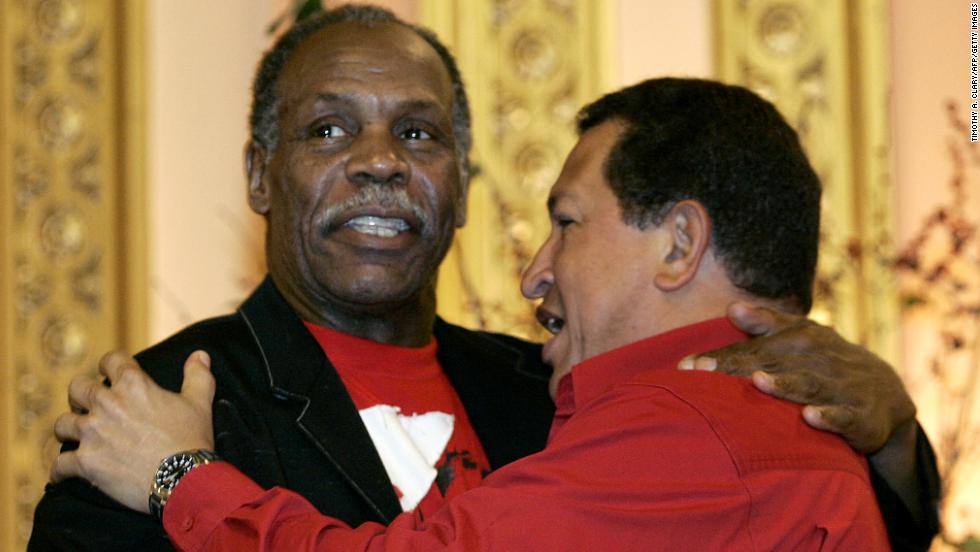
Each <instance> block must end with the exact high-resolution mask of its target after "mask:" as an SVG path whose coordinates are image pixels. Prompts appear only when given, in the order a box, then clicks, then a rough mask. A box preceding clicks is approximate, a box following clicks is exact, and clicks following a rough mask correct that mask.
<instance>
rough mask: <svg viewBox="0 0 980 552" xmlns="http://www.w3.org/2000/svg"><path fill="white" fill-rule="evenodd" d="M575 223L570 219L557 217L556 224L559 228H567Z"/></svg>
mask: <svg viewBox="0 0 980 552" xmlns="http://www.w3.org/2000/svg"><path fill="white" fill-rule="evenodd" d="M573 222H575V221H574V220H572V219H570V218H568V217H555V224H556V225H558V227H559V228H565V227H566V226H568V225H570V224H572V223H573Z"/></svg>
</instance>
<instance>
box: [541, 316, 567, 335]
mask: <svg viewBox="0 0 980 552" xmlns="http://www.w3.org/2000/svg"><path fill="white" fill-rule="evenodd" d="M563 327H565V321H564V320H562V319H561V318H557V317H554V316H552V317H549V318H548V319H547V320H545V321H544V328H545V329H546V330H548V331H549V332H551V333H553V334H557V333H558V332H560V331H561V329H562V328H563Z"/></svg>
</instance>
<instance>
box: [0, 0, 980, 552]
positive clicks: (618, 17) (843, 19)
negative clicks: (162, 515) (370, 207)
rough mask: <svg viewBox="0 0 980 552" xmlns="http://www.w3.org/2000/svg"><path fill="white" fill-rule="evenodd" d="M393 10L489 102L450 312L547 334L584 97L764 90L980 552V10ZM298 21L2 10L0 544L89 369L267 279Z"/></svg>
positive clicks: (913, 3) (155, 2) (686, 1)
mask: <svg viewBox="0 0 980 552" xmlns="http://www.w3.org/2000/svg"><path fill="white" fill-rule="evenodd" d="M380 3H382V4H384V5H387V6H388V7H390V8H392V9H393V10H394V11H396V12H397V13H398V14H399V15H400V16H402V17H404V18H406V19H408V20H411V21H415V22H420V23H422V24H425V25H428V26H430V27H432V28H433V29H435V30H436V31H437V33H438V34H439V35H440V36H441V37H442V38H443V39H444V40H445V41H446V42H447V43H449V44H450V45H451V46H452V48H453V50H454V52H455V53H456V55H457V56H458V58H459V60H460V64H461V67H462V70H463V74H464V77H465V78H466V80H467V83H468V86H469V91H470V94H471V96H472V101H473V108H474V114H475V120H474V131H475V135H476V147H475V154H474V157H475V161H476V163H477V164H478V166H479V167H480V170H481V173H480V176H479V177H478V178H477V179H476V181H475V182H474V188H473V192H472V197H471V203H470V221H469V223H468V226H467V228H466V229H465V230H464V231H462V232H460V234H459V236H458V237H457V241H458V242H459V243H458V244H457V245H458V247H456V248H455V249H454V250H453V251H452V252H451V253H450V255H449V257H448V259H447V261H446V263H445V265H444V268H443V273H442V275H441V276H440V289H439V294H440V296H439V302H440V312H441V313H442V314H443V316H445V317H447V318H449V319H451V320H454V321H457V322H460V323H463V324H465V325H469V326H472V327H478V326H482V327H487V328H491V329H495V330H504V331H511V332H516V333H519V334H522V335H526V336H530V337H535V336H539V335H540V334H539V333H538V331H537V330H536V329H535V324H534V322H533V319H532V318H531V317H530V312H531V309H530V307H529V306H528V305H526V304H525V303H524V302H523V300H521V299H520V296H519V293H518V292H517V287H516V281H517V278H518V275H519V272H520V269H521V268H522V266H523V265H524V264H525V263H526V262H527V260H528V258H529V255H530V254H531V253H533V251H534V248H535V247H536V246H537V244H538V243H540V241H541V240H542V239H543V238H544V233H545V231H546V221H545V217H544V209H543V200H544V197H545V196H546V193H547V188H548V186H550V184H551V182H552V180H553V179H554V177H555V175H556V174H557V171H558V169H559V168H560V163H561V160H562V158H563V156H564V155H565V153H566V152H567V150H568V149H569V148H570V147H571V144H572V143H573V142H574V134H573V132H572V128H571V125H570V121H571V119H572V117H573V115H574V112H575V109H577V107H579V106H580V105H581V104H582V103H584V102H585V101H588V100H589V99H592V98H595V97H596V96H597V95H599V94H601V93H603V92H605V91H609V90H612V89H615V88H617V87H620V86H623V85H626V84H631V83H634V82H636V81H638V80H641V79H643V78H648V77H653V76H659V75H688V76H700V77H708V78H721V79H723V80H726V81H729V82H737V83H743V84H746V85H749V86H752V87H753V88H755V89H756V90H759V91H760V92H761V93H763V94H765V95H767V96H768V97H769V98H770V99H772V100H773V101H774V102H776V103H777V105H778V106H779V107H780V108H781V110H782V111H783V112H784V114H785V115H786V116H787V118H788V119H789V120H790V121H791V122H793V123H794V124H795V125H796V126H797V128H798V130H799V131H800V133H801V136H802V137H803V139H804V142H805V144H806V147H807V148H808V150H809V153H810V155H811V158H812V159H813V161H814V164H815V166H816V167H817V169H818V171H819V172H820V173H821V176H822V177H823V179H824V182H825V186H826V188H827V191H826V193H825V201H824V202H825V224H824V243H823V246H822V247H823V249H822V257H821V275H820V280H819V282H818V298H819V299H818V304H817V307H816V308H815V310H814V316H815V317H817V318H818V319H819V320H821V321H823V322H826V323H832V324H833V325H834V326H835V327H837V328H839V329H840V331H841V332H842V333H844V334H845V335H847V336H848V337H849V338H850V339H852V340H854V341H858V342H861V343H864V344H866V345H867V346H869V347H871V348H872V349H873V350H875V351H876V352H877V353H878V354H880V355H882V356H883V357H884V358H886V359H888V360H889V361H891V362H892V363H893V364H894V365H895V366H896V367H897V368H898V369H899V371H900V372H901V373H902V375H903V377H904V378H905V380H906V382H907V384H908V386H909V388H910V390H911V391H912V393H913V395H914V396H915V398H916V401H917V404H918V405H919V409H920V413H919V418H920V420H921V421H922V423H923V425H924V426H925V428H926V431H927V433H928V434H929V435H930V437H931V439H932V441H933V444H934V446H935V448H936V450H937V453H938V454H939V456H940V461H941V463H942V469H943V471H944V474H945V483H946V484H947V485H948V486H949V488H948V489H947V498H946V501H945V503H944V510H943V519H944V521H945V523H946V529H945V534H944V537H945V539H946V540H947V541H949V542H950V543H955V542H960V543H962V542H964V541H965V540H966V539H967V538H968V537H969V535H971V534H972V535H977V534H980V500H978V499H977V498H976V497H977V496H980V469H978V458H977V453H978V444H977V440H978V437H977V435H980V431H978V430H980V420H978V413H977V409H976V403H977V402H978V401H977V396H976V394H977V392H978V383H977V377H978V375H980V337H978V333H980V332H978V327H980V323H978V319H980V270H978V267H980V262H978V261H980V236H978V235H977V225H978V224H980V173H978V170H977V169H978V165H980V156H978V152H977V149H976V144H975V143H971V142H970V138H969V134H970V132H969V131H970V128H969V126H970V115H971V105H970V104H971V102H973V101H976V100H975V99H973V98H971V90H970V31H971V29H970V24H971V21H970V3H969V2H965V1H961V0H951V1H948V2H929V1H928V0H891V1H886V0H869V1H866V2H846V1H844V0H827V1H817V0H779V1H776V0H715V1H711V0H607V1H604V2H593V1H588V0H493V1H491V0H473V1H466V2H463V1H462V0H459V1H450V0H400V1H388V2H380ZM292 5H293V2H291V1H290V0H234V1H233V0H214V1H210V2H196V1H191V0H145V1H140V0H88V1H82V0H58V1H54V0H0V228H2V230H3V231H2V232H0V307H2V310H0V370H2V374H0V550H20V549H23V547H24V543H25V542H26V537H27V536H28V535H29V532H30V516H31V514H32V512H33V506H34V504H35V503H36V500H37V499H38V497H39V496H40V493H41V491H42V488H43V481H44V480H45V478H46V473H47V466H48V465H49V462H50V458H51V457H52V455H53V454H54V451H55V450H56V446H55V443H54V442H53V440H52V438H51V437H50V425H51V423H52V421H53V419H54V417H55V416H56V415H57V414H58V413H59V412H60V411H61V410H63V409H64V408H65V406H66V405H65V404H64V396H65V391H64V390H65V386H66V385H67V382H68V380H69V379H70V378H71V376H72V375H74V374H76V373H80V372H84V371H94V366H95V363H96V362H97V360H98V358H99V356H100V354H101V353H102V352H103V351H105V350H107V349H109V348H112V347H124V348H127V349H129V350H138V349H139V348H141V347H143V346H145V345H147V344H149V343H152V342H155V341H158V340H160V339H162V338H164V337H166V336H167V335H169V334H171V333H173V332H174V331H176V330H177V329H179V328H181V327H182V326H184V325H186V324H188V323H190V322H192V321H195V320H199V319H201V318H204V317H208V316H212V315H216V314H220V313H224V312H228V311H229V310H232V309H234V308H235V306H236V305H237V304H238V302H239V301H240V300H241V299H242V298H244V297H245V296H246V295H247V294H248V293H249V291H250V290H251V289H252V287H253V286H254V285H255V284H256V283H257V282H258V281H259V280H260V279H261V277H262V275H263V273H264V260H263V254H262V241H263V235H264V227H263V223H262V221H261V219H259V218H258V217H257V216H255V215H254V214H252V213H251V212H250V211H249V210H248V207H247V205H246V203H245V201H244V197H245V196H244V184H245V183H244V177H243V171H242V151H243V149H242V148H243V145H244V142H245V139H246V137H247V128H246V120H247V119H246V117H247V111H248V106H249V101H250V100H249V87H250V81H251V75H252V72H253V70H254V68H255V64H256V62H257V60H258V57H259V56H260V54H261V52H262V51H263V50H264V49H265V48H267V47H268V45H269V44H270V40H271V38H270V32H269V27H270V24H271V23H272V22H273V21H276V20H277V19H278V18H280V17H287V18H288V17H289V16H290V10H291V8H292ZM464 253H465V254H464ZM942 546H943V544H942V543H937V545H936V547H937V549H938V548H940V547H942ZM950 546H951V545H950Z"/></svg>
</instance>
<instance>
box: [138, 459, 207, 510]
mask: <svg viewBox="0 0 980 552" xmlns="http://www.w3.org/2000/svg"><path fill="white" fill-rule="evenodd" d="M220 459H221V458H219V457H218V455H217V454H215V453H214V451H210V450H206V449H196V450H185V451H182V452H178V453H176V454H172V455H170V456H168V457H166V458H164V459H163V461H161V462H160V467H159V468H157V473H156V475H155V476H154V477H153V486H152V487H151V488H150V499H149V500H150V514H151V515H153V516H154V517H156V518H157V519H161V520H162V519H163V508H164V506H166V505H167V500H169V499H170V494H171V493H173V490H174V488H175V487H177V484H178V483H180V480H181V478H183V477H184V476H185V475H187V474H188V473H190V472H191V470H193V469H194V468H196V467H198V466H203V465H205V464H210V463H211V462H216V461H218V460H220Z"/></svg>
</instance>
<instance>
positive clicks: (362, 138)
mask: <svg viewBox="0 0 980 552" xmlns="http://www.w3.org/2000/svg"><path fill="white" fill-rule="evenodd" d="M346 171H347V178H348V179H350V181H351V182H354V183H355V184H406V183H408V181H409V179H410V178H411V168H410V167H409V164H408V161H407V160H406V158H405V151H404V149H403V148H402V147H401V144H400V143H399V142H398V138H397V137H395V136H393V135H392V134H391V132H390V131H388V129H370V128H366V129H363V130H362V131H361V132H360V133H359V134H358V136H357V138H356V139H355V140H354V144H353V145H352V146H351V153H350V157H349V158H348V160H347V167H346Z"/></svg>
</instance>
